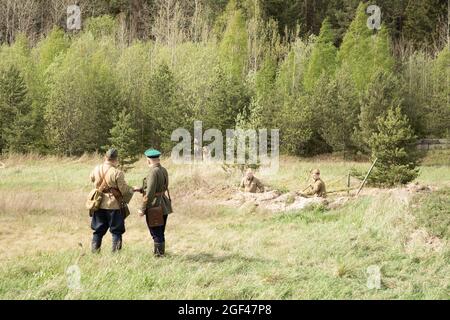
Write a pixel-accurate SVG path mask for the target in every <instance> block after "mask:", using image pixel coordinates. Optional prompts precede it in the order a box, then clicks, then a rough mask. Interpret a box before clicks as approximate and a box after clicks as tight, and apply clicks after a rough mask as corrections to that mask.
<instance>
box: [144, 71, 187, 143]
mask: <svg viewBox="0 0 450 320" xmlns="http://www.w3.org/2000/svg"><path fill="white" fill-rule="evenodd" d="M178 91H179V87H178V84H177V82H176V80H175V77H174V74H173V72H172V70H171V69H170V68H169V66H168V65H167V64H166V63H161V64H160V65H158V66H157V68H156V70H155V71H154V73H153V74H152V75H151V78H150V83H149V89H148V91H147V92H146V94H145V97H144V102H143V105H144V112H145V113H146V115H147V116H148V117H149V119H150V122H149V123H147V124H144V126H145V129H144V131H145V132H146V133H147V135H146V137H145V139H147V144H148V147H155V148H161V149H162V151H169V150H170V149H171V147H172V145H173V143H172V142H171V139H170V137H171V134H172V132H173V130H175V129H177V128H179V127H185V124H186V123H185V121H186V120H187V119H190V115H189V114H188V110H187V108H181V107H180V103H179V100H178Z"/></svg>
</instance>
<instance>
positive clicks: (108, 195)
mask: <svg viewBox="0 0 450 320" xmlns="http://www.w3.org/2000/svg"><path fill="white" fill-rule="evenodd" d="M118 157H119V154H118V152H117V150H116V149H109V150H108V151H107V152H106V155H105V159H104V162H103V164H101V165H98V166H96V167H95V168H94V170H93V171H92V172H91V174H90V180H91V182H92V183H94V184H95V186H96V188H99V187H100V186H102V185H103V186H104V187H105V188H104V189H103V192H102V193H103V196H102V201H101V203H100V207H99V209H98V210H97V211H95V212H94V213H93V215H92V221H91V228H92V230H93V231H94V234H93V237H92V252H94V253H95V252H99V251H100V247H101V245H102V239H103V236H104V235H105V234H106V232H107V231H108V229H109V231H110V232H111V234H112V251H113V252H115V251H118V250H120V249H122V234H123V233H124V232H125V217H124V214H123V213H122V212H121V210H120V205H121V204H120V203H119V200H118V199H117V198H116V196H115V194H120V195H121V196H122V199H121V200H122V201H125V202H126V203H128V202H129V201H130V200H131V197H132V196H133V191H134V188H132V187H130V186H129V185H128V184H127V183H126V181H125V175H124V173H123V172H122V171H121V170H119V169H118ZM113 189H114V190H113Z"/></svg>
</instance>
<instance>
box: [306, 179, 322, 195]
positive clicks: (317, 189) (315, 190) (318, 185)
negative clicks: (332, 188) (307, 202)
mask: <svg viewBox="0 0 450 320" xmlns="http://www.w3.org/2000/svg"><path fill="white" fill-rule="evenodd" d="M305 195H307V196H314V195H315V196H318V197H322V198H325V197H326V196H327V191H326V187H325V183H324V182H323V181H322V179H320V178H319V179H317V180H316V181H314V182H313V183H312V184H311V185H310V186H309V188H308V191H306V192H305Z"/></svg>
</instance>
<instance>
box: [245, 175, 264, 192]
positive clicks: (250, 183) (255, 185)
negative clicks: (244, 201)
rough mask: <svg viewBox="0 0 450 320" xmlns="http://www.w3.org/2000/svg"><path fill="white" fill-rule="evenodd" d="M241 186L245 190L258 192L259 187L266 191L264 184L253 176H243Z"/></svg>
mask: <svg viewBox="0 0 450 320" xmlns="http://www.w3.org/2000/svg"><path fill="white" fill-rule="evenodd" d="M240 187H241V188H244V190H245V192H250V193H256V192H257V191H258V189H259V190H260V191H261V192H264V186H263V184H262V183H261V181H259V179H258V178H256V177H252V178H251V179H248V178H247V177H244V178H242V181H241V184H240Z"/></svg>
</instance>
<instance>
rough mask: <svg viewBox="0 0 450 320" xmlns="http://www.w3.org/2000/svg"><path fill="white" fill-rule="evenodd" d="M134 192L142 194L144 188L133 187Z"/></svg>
mask: <svg viewBox="0 0 450 320" xmlns="http://www.w3.org/2000/svg"><path fill="white" fill-rule="evenodd" d="M133 191H134V192H141V193H142V188H141V187H133Z"/></svg>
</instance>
